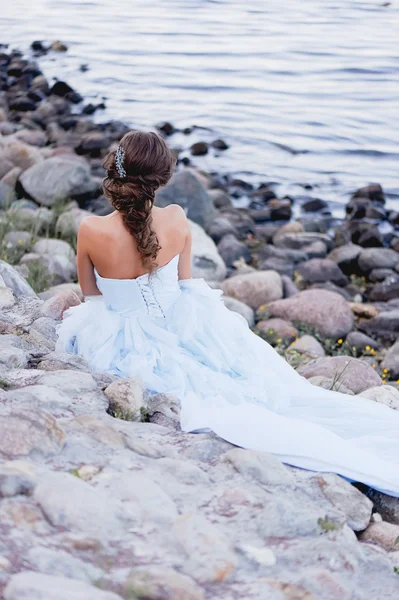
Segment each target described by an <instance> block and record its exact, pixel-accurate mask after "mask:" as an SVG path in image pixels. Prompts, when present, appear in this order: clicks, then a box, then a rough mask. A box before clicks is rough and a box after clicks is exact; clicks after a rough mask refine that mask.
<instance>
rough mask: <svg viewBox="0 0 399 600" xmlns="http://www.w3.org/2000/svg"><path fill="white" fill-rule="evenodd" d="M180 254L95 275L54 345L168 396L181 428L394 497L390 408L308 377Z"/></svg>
mask: <svg viewBox="0 0 399 600" xmlns="http://www.w3.org/2000/svg"><path fill="white" fill-rule="evenodd" d="M178 260H179V257H175V258H174V259H173V260H171V261H170V262H169V263H168V264H167V265H166V266H164V267H162V268H160V269H158V270H157V271H156V273H155V274H153V275H152V276H151V277H150V276H149V275H143V276H142V277H138V278H137V279H127V280H126V279H123V280H120V279H106V278H103V277H100V275H99V274H98V273H96V278H97V285H98V288H99V289H100V291H101V292H102V296H93V297H89V298H88V299H87V301H86V302H85V303H83V304H81V305H80V306H77V307H73V308H71V309H69V310H68V311H67V312H66V313H65V315H64V320H63V323H62V324H61V325H60V327H59V332H58V333H59V339H58V344H57V349H58V350H61V351H66V352H72V353H75V354H79V355H81V356H82V357H83V358H84V359H85V360H86V361H87V362H88V363H89V364H90V365H91V367H92V368H93V369H94V370H98V371H107V372H110V373H113V374H114V375H117V376H119V377H134V378H137V379H141V380H142V381H143V382H144V384H145V386H146V388H147V389H148V390H150V391H152V392H167V393H171V394H174V395H176V396H177V397H178V398H179V399H180V402H181V427H182V430H183V431H186V432H194V431H198V430H203V429H210V430H212V431H214V432H215V433H216V434H217V435H219V436H220V437H222V438H224V439H225V440H227V441H229V442H231V443H232V444H236V445H237V446H241V447H243V448H250V449H253V450H261V451H266V452H272V453H273V454H276V455H277V456H279V457H280V459H281V460H282V461H283V462H285V463H288V464H291V465H295V466H298V467H302V468H305V469H311V470H315V471H327V472H335V473H339V474H340V475H342V476H344V477H346V478H347V479H350V480H353V481H359V482H363V483H365V484H368V485H370V486H371V487H373V488H375V489H378V490H381V491H384V492H385V493H387V494H390V495H393V496H399V412H397V411H395V410H392V409H390V408H388V407H386V406H384V405H381V404H378V403H376V402H373V401H371V400H368V399H365V398H361V397H359V396H348V395H344V394H340V393H337V392H331V391H328V390H324V389H322V388H319V387H316V386H313V385H312V384H310V383H309V382H308V381H307V380H306V379H304V378H303V377H301V376H300V375H299V374H298V373H297V372H296V371H295V370H294V369H292V368H291V367H290V366H289V365H288V363H287V362H286V361H285V360H284V359H283V358H282V357H280V356H279V354H277V352H275V350H274V349H273V348H272V347H271V346H270V345H269V344H268V343H267V342H265V341H263V340H262V339H261V338H259V337H258V336H256V335H255V334H253V333H252V332H251V330H250V329H249V327H248V325H247V322H246V321H245V319H243V318H242V317H241V316H240V315H238V314H237V313H234V312H232V311H230V310H228V309H227V308H226V307H225V306H224V304H223V300H222V297H221V292H220V291H215V290H212V289H211V288H209V286H208V285H207V284H206V283H205V282H204V281H203V280H199V279H190V280H185V281H179V280H178V274H177V273H178Z"/></svg>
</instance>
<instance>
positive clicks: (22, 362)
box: [0, 290, 29, 369]
mask: <svg viewBox="0 0 399 600" xmlns="http://www.w3.org/2000/svg"><path fill="white" fill-rule="evenodd" d="M0 299H1V290H0ZM0 307H1V302H0ZM28 361H29V356H28V354H27V353H26V352H25V350H21V349H20V348H13V347H7V346H3V345H2V344H1V342H0V365H4V366H5V367H8V368H9V369H17V368H19V367H21V368H25V367H26V366H27V365H28Z"/></svg>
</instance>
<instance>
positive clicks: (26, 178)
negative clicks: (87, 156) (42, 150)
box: [20, 154, 95, 207]
mask: <svg viewBox="0 0 399 600" xmlns="http://www.w3.org/2000/svg"><path fill="white" fill-rule="evenodd" d="M20 181H21V183H22V185H23V187H24V190H25V191H26V192H27V193H28V194H29V195H30V196H31V197H32V198H34V199H35V200H36V202H38V203H39V204H43V205H45V206H50V207H51V206H53V205H54V204H56V203H57V202H64V201H65V200H69V199H70V198H74V197H75V196H79V195H81V194H85V193H87V192H92V191H94V189H95V183H94V181H93V180H92V177H91V172H90V165H89V164H88V163H87V162H86V161H84V160H81V159H79V160H76V158H74V157H73V156H72V157H71V155H68V154H64V155H62V156H54V157H52V158H47V159H46V160H44V161H43V162H41V163H38V164H36V165H34V166H32V167H30V168H29V169H27V170H26V171H25V172H24V173H23V174H22V175H21V177H20Z"/></svg>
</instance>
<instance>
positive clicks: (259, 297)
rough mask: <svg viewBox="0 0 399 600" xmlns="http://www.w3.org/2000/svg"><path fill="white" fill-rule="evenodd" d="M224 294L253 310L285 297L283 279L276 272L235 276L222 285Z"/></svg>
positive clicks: (258, 272)
mask: <svg viewBox="0 0 399 600" xmlns="http://www.w3.org/2000/svg"><path fill="white" fill-rule="evenodd" d="M222 289H223V292H224V293H225V294H226V295H227V296H231V297H233V298H235V299H236V300H240V302H244V304H247V305H248V306H250V307H251V308H253V309H257V308H259V306H260V305H262V304H266V303H268V302H271V301H272V300H277V299H278V298H282V296H283V287H282V282H281V277H280V275H279V274H278V273H276V271H257V272H254V273H248V274H245V275H234V276H233V277H230V278H229V279H226V280H225V281H224V282H223V283H222Z"/></svg>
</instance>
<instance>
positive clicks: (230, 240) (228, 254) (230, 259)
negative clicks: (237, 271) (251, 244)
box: [218, 233, 251, 268]
mask: <svg viewBox="0 0 399 600" xmlns="http://www.w3.org/2000/svg"><path fill="white" fill-rule="evenodd" d="M218 251H219V254H220V255H221V257H222V258H223V260H224V262H225V264H226V266H227V267H228V268H232V267H233V265H234V263H235V262H236V261H237V260H240V259H241V258H242V259H243V260H244V261H245V262H247V263H248V262H251V253H250V251H249V250H248V248H247V246H246V245H245V244H243V243H241V242H239V241H238V240H237V238H236V237H235V236H234V235H233V234H231V233H230V234H228V235H225V236H224V237H223V238H222V240H221V242H220V243H219V245H218Z"/></svg>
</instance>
